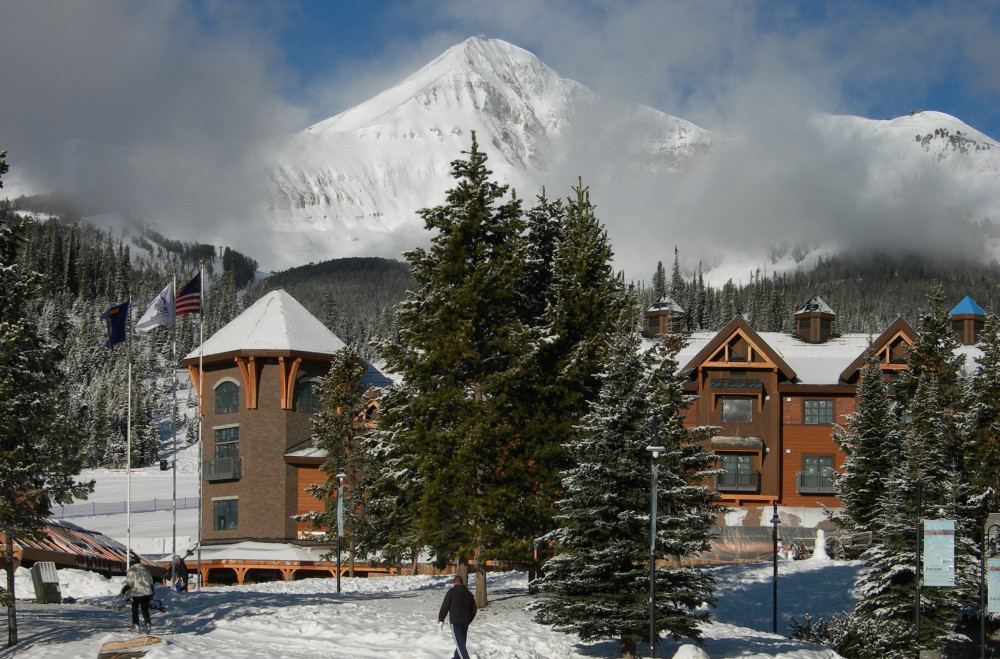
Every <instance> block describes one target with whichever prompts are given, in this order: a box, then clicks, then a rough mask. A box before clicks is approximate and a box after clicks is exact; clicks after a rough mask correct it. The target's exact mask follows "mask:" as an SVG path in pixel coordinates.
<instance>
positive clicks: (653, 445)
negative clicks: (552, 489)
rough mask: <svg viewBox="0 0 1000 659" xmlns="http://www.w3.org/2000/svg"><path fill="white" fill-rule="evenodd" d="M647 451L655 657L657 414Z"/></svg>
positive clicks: (651, 632)
mask: <svg viewBox="0 0 1000 659" xmlns="http://www.w3.org/2000/svg"><path fill="white" fill-rule="evenodd" d="M646 450H647V451H649V453H650V462H651V464H652V469H651V471H650V478H649V490H650V496H651V499H652V504H651V506H650V511H651V512H650V515H649V538H650V542H649V656H650V657H655V656H656V654H655V650H654V648H655V647H656V495H657V488H656V485H657V480H659V476H660V465H659V463H658V462H657V459H658V458H659V457H660V453H662V452H663V451H664V446H663V444H662V443H661V442H660V433H659V430H658V429H657V424H656V414H654V415H653V436H652V438H650V443H649V446H647V447H646Z"/></svg>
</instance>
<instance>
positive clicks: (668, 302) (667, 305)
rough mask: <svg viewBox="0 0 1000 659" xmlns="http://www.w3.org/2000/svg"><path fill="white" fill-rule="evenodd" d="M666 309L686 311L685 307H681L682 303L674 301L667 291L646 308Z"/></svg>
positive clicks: (679, 311) (651, 309) (678, 311)
mask: <svg viewBox="0 0 1000 659" xmlns="http://www.w3.org/2000/svg"><path fill="white" fill-rule="evenodd" d="M664 310H666V311H673V312H675V313H684V309H682V308H681V305H679V304H677V303H676V302H674V299H673V298H672V297H670V296H669V295H667V294H666V293H664V294H663V295H661V296H660V297H659V298H657V300H656V302H654V303H653V304H651V305H649V308H648V309H646V311H647V312H649V311H664Z"/></svg>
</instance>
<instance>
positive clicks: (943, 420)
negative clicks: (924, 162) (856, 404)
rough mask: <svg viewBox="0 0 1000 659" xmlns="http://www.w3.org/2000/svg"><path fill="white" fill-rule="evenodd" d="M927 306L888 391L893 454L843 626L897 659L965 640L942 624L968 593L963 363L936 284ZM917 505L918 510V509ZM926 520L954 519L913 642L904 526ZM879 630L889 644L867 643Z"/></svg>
mask: <svg viewBox="0 0 1000 659" xmlns="http://www.w3.org/2000/svg"><path fill="white" fill-rule="evenodd" d="M928 300H929V309H928V310H927V311H925V312H924V313H923V314H922V315H921V320H920V323H919V326H918V339H917V340H916V341H915V342H914V344H913V346H911V349H910V351H909V353H908V355H907V369H906V371H905V372H904V373H903V374H902V375H901V377H900V379H899V381H898V385H897V393H896V396H897V405H898V407H899V409H901V410H902V411H903V414H902V415H901V417H900V420H901V421H902V428H901V430H900V431H899V432H900V434H899V436H900V441H899V447H898V453H897V455H896V456H894V457H892V461H891V462H890V461H889V460H888V459H887V460H886V464H892V465H893V467H894V469H893V471H892V472H891V473H890V474H889V475H888V477H887V478H886V479H885V480H884V481H883V484H882V488H883V496H882V498H881V501H880V502H879V503H878V504H877V505H876V510H875V513H874V514H873V515H872V519H873V520H874V524H873V526H874V527H875V528H878V529H879V533H876V534H875V536H874V539H873V545H872V548H871V549H870V550H869V551H868V552H867V553H866V554H865V561H866V565H867V567H868V569H867V571H866V572H865V573H864V575H863V576H862V578H861V579H860V581H859V584H858V590H859V592H861V594H862V599H861V601H859V603H858V605H857V606H856V607H855V609H854V612H853V613H852V626H854V627H855V628H856V629H858V630H865V632H866V633H867V634H868V636H866V635H865V634H864V633H860V634H859V635H858V638H859V639H860V644H861V645H862V646H865V645H866V644H867V646H868V647H870V648H882V647H883V646H884V649H885V652H886V653H887V654H886V655H885V656H890V655H893V656H895V655H898V656H902V655H901V653H903V652H906V651H909V650H910V649H911V648H912V647H913V645H914V643H915V644H916V645H917V646H919V647H920V648H923V649H934V650H938V651H941V650H946V649H947V648H950V647H953V646H955V645H956V644H959V643H961V642H962V641H963V640H965V641H967V639H964V637H962V636H961V635H959V634H956V633H955V632H954V631H953V630H952V626H953V624H954V621H955V620H956V618H957V617H958V614H959V611H960V609H961V605H962V602H963V601H970V600H971V599H972V598H973V597H974V594H975V592H976V589H977V587H978V580H977V579H976V574H977V570H976V568H977V567H978V551H977V546H978V542H977V541H976V538H977V531H976V526H977V525H976V517H977V513H976V506H975V502H973V501H971V499H973V494H974V491H973V490H972V488H971V487H970V483H971V482H972V477H971V474H972V473H973V472H974V471H975V464H974V461H973V460H972V455H971V450H970V447H971V446H972V445H973V442H972V441H971V439H972V438H971V437H970V436H969V434H968V426H967V425H966V424H964V423H962V421H963V420H964V419H965V418H967V417H966V415H964V414H963V412H964V410H965V407H966V400H965V398H966V396H965V394H966V393H967V391H968V388H967V387H966V386H964V384H963V381H962V364H963V361H964V357H963V356H962V355H961V354H959V353H958V352H957V351H956V348H957V341H956V340H955V338H954V337H953V336H952V335H951V332H950V326H949V320H950V318H949V314H948V312H947V310H946V309H945V307H944V298H943V294H942V292H941V288H940V286H934V287H932V289H931V292H930V294H929V295H928ZM887 457H888V456H887ZM917 488H920V496H919V497H918V495H917ZM918 498H919V499H920V500H921V501H922V502H924V504H925V505H923V506H921V507H920V508H919V509H918V506H917V500H918ZM936 518H939V519H952V520H954V521H955V527H956V533H955V566H956V573H955V587H954V588H924V589H922V590H921V598H920V620H921V627H920V638H919V639H917V638H916V633H915V631H916V630H915V629H914V628H913V627H912V625H913V623H914V622H915V617H916V609H915V606H916V603H915V596H916V592H915V591H916V588H917V586H918V578H919V575H917V574H916V552H917V551H918V547H917V546H916V542H917V541H916V539H915V538H914V529H915V528H916V527H917V523H918V519H936ZM907 625H910V629H909V632H904V631H902V630H904V629H905V628H906V626H907ZM887 626H889V627H891V629H892V630H893V631H894V632H895V635H894V636H893V637H892V638H891V639H888V640H887V639H885V638H875V637H872V636H871V635H872V634H882V633H884V632H885V631H886V630H887V629H888V628H889V627H887ZM858 652H859V653H862V656H874V655H868V654H863V653H865V652H868V650H864V649H862V650H858Z"/></svg>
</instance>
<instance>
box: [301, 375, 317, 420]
mask: <svg viewBox="0 0 1000 659" xmlns="http://www.w3.org/2000/svg"><path fill="white" fill-rule="evenodd" d="M318 390H319V383H318V382H316V381H315V380H301V381H299V386H298V396H297V397H298V400H299V405H298V410H299V412H303V413H304V414H319V413H320V412H321V411H322V409H323V405H322V403H320V400H319V396H318V395H317V392H318Z"/></svg>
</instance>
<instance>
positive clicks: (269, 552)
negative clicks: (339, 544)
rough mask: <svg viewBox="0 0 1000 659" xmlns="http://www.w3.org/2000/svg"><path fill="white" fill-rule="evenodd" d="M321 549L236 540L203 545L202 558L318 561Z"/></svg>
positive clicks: (321, 552)
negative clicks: (222, 543) (228, 542)
mask: <svg viewBox="0 0 1000 659" xmlns="http://www.w3.org/2000/svg"><path fill="white" fill-rule="evenodd" d="M323 553H324V552H323V550H320V549H315V550H313V549H310V548H306V547H300V546H298V545H293V544H286V543H283V542H252V541H247V542H237V543H235V544H231V545H204V546H203V547H202V550H201V555H202V558H204V559H206V560H220V559H230V560H240V559H242V560H255V561H260V560H265V561H318V560H321V559H320V556H321V555H322V554H323Z"/></svg>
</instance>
